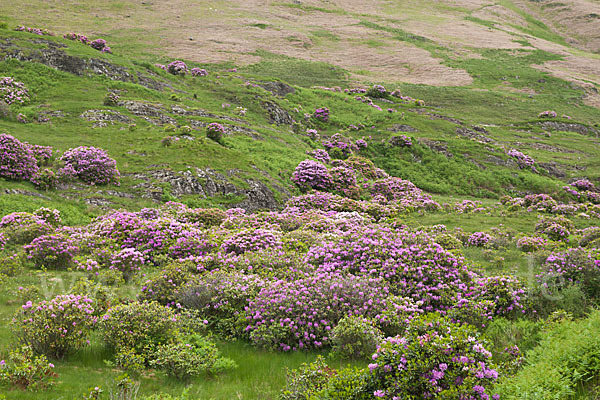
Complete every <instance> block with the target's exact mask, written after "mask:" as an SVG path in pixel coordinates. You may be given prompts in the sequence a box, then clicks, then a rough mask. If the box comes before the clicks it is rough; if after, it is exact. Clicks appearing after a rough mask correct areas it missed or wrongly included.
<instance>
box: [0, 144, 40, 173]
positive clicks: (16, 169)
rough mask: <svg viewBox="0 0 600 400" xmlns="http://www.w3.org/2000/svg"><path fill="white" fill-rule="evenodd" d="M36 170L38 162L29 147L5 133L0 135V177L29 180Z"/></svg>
mask: <svg viewBox="0 0 600 400" xmlns="http://www.w3.org/2000/svg"><path fill="white" fill-rule="evenodd" d="M38 170H39V167H38V162H37V160H36V158H35V155H34V152H33V150H32V148H31V146H30V145H28V144H27V143H22V142H20V141H19V140H18V139H16V138H14V137H13V136H11V135H8V134H6V133H3V134H0V177H4V178H8V179H13V180H30V179H31V178H33V176H34V175H35V174H36V173H37V172H38Z"/></svg>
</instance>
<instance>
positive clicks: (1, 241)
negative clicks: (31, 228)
mask: <svg viewBox="0 0 600 400" xmlns="http://www.w3.org/2000/svg"><path fill="white" fill-rule="evenodd" d="M6 242H8V239H7V238H6V236H5V235H4V233H2V232H0V251H2V250H4V247H5V246H6Z"/></svg>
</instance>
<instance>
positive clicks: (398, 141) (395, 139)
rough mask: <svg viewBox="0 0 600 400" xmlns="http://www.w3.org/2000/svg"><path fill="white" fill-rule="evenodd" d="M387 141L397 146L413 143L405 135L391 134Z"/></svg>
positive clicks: (409, 145) (408, 145) (407, 145)
mask: <svg viewBox="0 0 600 400" xmlns="http://www.w3.org/2000/svg"><path fill="white" fill-rule="evenodd" d="M389 143H390V145H392V146H397V147H411V146H412V145H413V143H412V140H411V138H409V137H408V136H406V135H396V136H392V137H391V138H390V140H389Z"/></svg>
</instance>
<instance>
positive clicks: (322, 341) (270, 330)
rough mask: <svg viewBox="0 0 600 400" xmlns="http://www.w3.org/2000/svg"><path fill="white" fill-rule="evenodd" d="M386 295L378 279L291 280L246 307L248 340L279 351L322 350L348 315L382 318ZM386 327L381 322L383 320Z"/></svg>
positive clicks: (327, 277)
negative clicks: (332, 333) (334, 329)
mask: <svg viewBox="0 0 600 400" xmlns="http://www.w3.org/2000/svg"><path fill="white" fill-rule="evenodd" d="M388 295H389V290H388V289H387V287H385V286H384V285H383V283H382V282H381V281H380V280H376V279H367V278H358V277H354V276H352V275H349V276H341V275H332V274H325V273H314V274H311V275H310V276H307V277H306V278H304V279H298V280H294V281H291V282H289V281H285V280H277V281H275V282H273V283H272V284H270V285H268V286H266V287H264V288H263V289H262V290H261V291H260V292H259V293H258V295H257V296H256V298H254V299H252V300H251V301H250V303H249V305H248V307H247V310H246V314H247V317H246V318H247V321H248V326H247V327H246V329H245V330H246V332H248V333H249V334H250V338H251V340H252V341H253V342H254V343H255V344H258V345H261V346H263V347H267V348H277V349H280V350H283V351H289V350H297V349H304V348H320V347H323V346H324V345H325V346H326V345H328V344H329V343H330V337H331V332H330V331H331V330H332V329H333V328H334V327H335V326H336V325H337V324H338V322H339V320H341V319H342V318H343V317H344V316H346V315H362V316H364V317H371V318H374V320H375V322H377V323H379V322H380V321H379V320H378V319H377V318H379V319H381V318H382V317H381V313H382V311H383V310H384V309H385V308H388V307H393V306H394V305H392V304H390V303H389V302H387V301H386V298H387V297H388ZM381 322H382V323H384V322H385V321H381Z"/></svg>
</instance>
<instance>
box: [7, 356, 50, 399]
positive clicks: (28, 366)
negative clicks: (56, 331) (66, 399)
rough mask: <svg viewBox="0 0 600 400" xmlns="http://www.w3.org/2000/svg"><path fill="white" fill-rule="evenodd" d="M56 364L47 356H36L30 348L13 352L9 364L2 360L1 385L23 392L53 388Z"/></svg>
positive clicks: (9, 357)
mask: <svg viewBox="0 0 600 400" xmlns="http://www.w3.org/2000/svg"><path fill="white" fill-rule="evenodd" d="M57 376H58V375H57V374H56V373H55V372H54V364H52V363H50V362H48V359H47V358H46V356H44V355H41V356H35V354H34V353H33V349H32V348H31V347H30V346H21V347H20V348H18V349H16V350H12V351H11V352H10V353H9V356H8V362H6V361H5V360H0V383H4V384H7V385H10V386H11V387H15V388H18V389H21V390H30V391H34V390H41V389H47V388H50V387H52V386H53V384H54V378H56V377H57Z"/></svg>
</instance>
